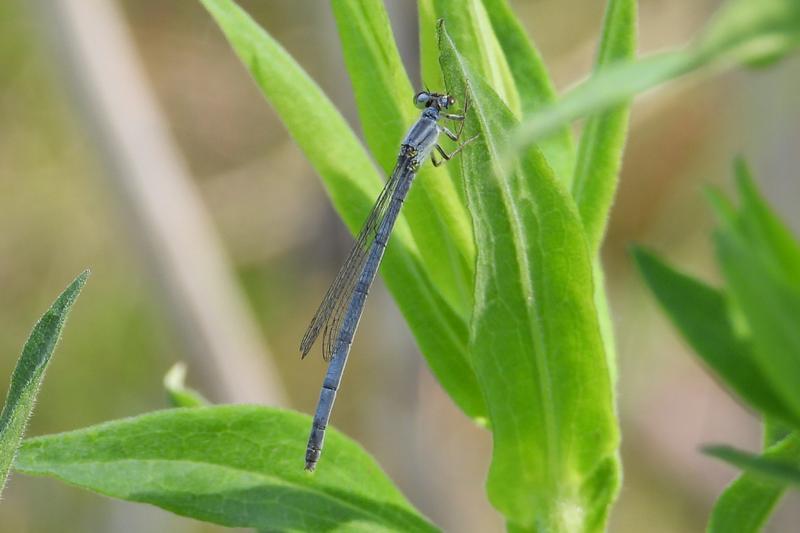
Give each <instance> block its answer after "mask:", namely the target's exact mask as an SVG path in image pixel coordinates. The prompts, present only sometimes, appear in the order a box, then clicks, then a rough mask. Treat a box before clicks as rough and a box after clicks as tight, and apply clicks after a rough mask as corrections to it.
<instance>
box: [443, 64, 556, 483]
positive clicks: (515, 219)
mask: <svg viewBox="0 0 800 533" xmlns="http://www.w3.org/2000/svg"><path fill="white" fill-rule="evenodd" d="M456 57H457V58H458V60H459V62H462V60H461V58H460V57H459V55H458V52H456ZM462 70H463V71H464V72H467V70H466V69H465V68H464V65H463V62H462ZM475 108H476V110H477V111H478V113H477V117H478V120H479V121H480V123H481V127H482V130H483V131H484V134H486V135H487V136H488V134H489V133H490V129H489V127H488V121H487V120H486V117H485V114H484V110H483V106H482V105H481V104H480V103H478V102H477V101H476V104H475ZM489 140H490V139H487V141H489ZM491 140H492V141H493V142H485V143H484V144H485V145H486V149H487V151H489V152H490V154H491V155H492V161H494V162H497V161H501V160H502V159H501V158H500V157H501V156H500V154H499V153H498V152H497V151H496V150H495V149H494V147H495V142H494V141H495V139H494V138H491ZM496 166H497V165H496V164H495V167H496ZM496 171H499V172H500V173H503V170H502V169H496ZM519 171H520V170H519V169H515V172H519ZM498 183H499V189H500V191H501V192H502V195H503V203H504V204H505V206H506V209H507V210H508V212H509V213H510V214H511V215H512V216H511V217H510V218H509V223H510V226H511V229H512V232H513V235H514V249H515V255H516V256H517V257H516V260H517V263H518V268H520V273H521V274H522V273H527V272H530V269H529V268H530V264H529V262H528V256H527V254H526V253H525V249H527V246H523V244H525V245H527V242H528V241H527V239H526V238H525V232H524V231H523V230H522V222H521V219H520V216H519V213H518V212H517V209H516V205H515V203H514V202H513V201H511V197H512V195H511V192H510V191H509V190H508V183H507V182H506V180H503V179H500V180H498ZM533 215H534V216H535V217H536V218H537V221H538V216H537V214H536V213H535V212H534V213H533ZM537 223H538V222H537ZM521 248H522V249H521ZM520 280H521V282H522V287H523V291H524V297H525V302H529V301H530V302H533V301H534V298H535V296H536V295H535V294H534V292H535V291H534V289H533V285H532V283H531V280H530V278H529V276H527V275H521V276H520ZM525 314H526V316H527V319H528V323H529V325H530V331H531V332H532V333H531V337H532V338H531V342H532V343H533V345H534V346H539V347H540V348H541V350H540V353H546V351H544V350H545V339H544V335H543V334H542V332H541V329H540V328H539V326H538V324H537V321H536V320H535V317H534V316H532V314H531V309H530V307H529V306H528V305H525ZM533 360H534V365H535V366H536V368H537V373H538V375H539V376H543V377H544V378H545V379H542V380H541V381H540V387H537V392H538V393H539V394H538V395H539V405H540V407H541V409H542V415H543V417H544V426H545V434H546V435H547V448H548V450H547V457H548V464H550V465H556V464H558V462H557V458H558V451H557V450H558V443H557V442H556V439H555V436H556V431H557V429H558V428H557V425H556V423H555V411H554V409H553V405H554V402H553V398H552V394H551V392H552V383H551V382H552V380H551V377H550V376H551V374H550V368H549V365H548V361H547V360H546V358H543V357H534V358H533ZM519 444H520V446H521V445H522V443H521V441H520V443H519ZM521 455H523V456H524V453H523V454H521ZM547 477H548V479H549V478H550V475H549V472H548V473H547Z"/></svg>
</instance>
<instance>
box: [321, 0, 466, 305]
mask: <svg viewBox="0 0 800 533" xmlns="http://www.w3.org/2000/svg"><path fill="white" fill-rule="evenodd" d="M332 6H333V13H334V15H335V16H336V24H337V27H338V29H339V36H340V38H341V41H342V47H343V52H344V59H345V63H346V64H347V70H348V72H349V73H350V79H351V81H352V84H353V92H354V94H355V98H356V103H357V105H358V112H359V116H360V118H361V124H362V127H363V129H364V137H365V138H366V141H367V144H368V145H369V147H370V149H371V151H372V154H373V155H374V157H375V159H376V161H378V163H379V165H381V167H382V168H383V170H384V172H385V173H386V174H388V173H390V172H391V171H392V169H393V167H394V165H395V164H396V162H397V154H398V151H399V148H400V142H401V141H402V139H403V136H404V135H405V134H406V131H407V130H408V128H409V127H410V125H411V124H413V123H414V121H416V120H417V119H418V118H419V109H416V107H414V105H413V103H412V98H413V96H414V94H415V93H416V91H415V90H414V89H413V88H412V87H411V83H410V82H409V80H408V76H407V75H406V71H405V68H404V67H403V63H402V61H401V59H400V54H399V52H398V51H397V47H396V46H395V42H394V39H393V37H392V28H391V25H390V24H389V18H388V15H387V14H386V10H385V9H384V8H383V5H382V4H381V3H379V2H369V1H353V0H335V1H334V2H333V3H332ZM430 29H431V31H432V30H433V26H431V28H430ZM449 168H451V165H446V166H442V167H439V168H436V167H434V166H433V165H424V166H423V167H422V168H421V169H420V172H419V175H418V176H417V178H416V179H415V181H414V187H413V188H412V190H411V192H410V194H409V197H408V200H407V201H406V203H405V205H404V207H403V214H404V216H405V219H406V220H408V222H409V226H410V228H411V233H412V235H413V238H414V242H415V243H416V246H417V249H418V250H419V251H420V256H421V259H422V262H423V264H424V266H425V270H426V271H427V273H428V275H429V276H430V278H431V281H432V282H433V284H434V285H435V286H436V287H438V288H439V291H440V292H441V293H442V295H443V296H444V297H445V298H446V299H447V301H448V302H449V304H450V305H451V306H452V307H453V309H455V310H457V312H458V313H459V314H461V315H463V316H465V317H467V316H469V313H470V309H471V307H472V302H471V299H472V279H473V277H474V269H473V265H474V262H475V248H474V244H473V240H472V228H471V226H470V219H469V215H468V214H467V211H466V207H465V206H464V205H463V203H462V202H461V199H460V196H459V194H458V192H457V191H456V189H455V183H454V181H453V180H452V179H451V178H450V175H449V173H448V169H449Z"/></svg>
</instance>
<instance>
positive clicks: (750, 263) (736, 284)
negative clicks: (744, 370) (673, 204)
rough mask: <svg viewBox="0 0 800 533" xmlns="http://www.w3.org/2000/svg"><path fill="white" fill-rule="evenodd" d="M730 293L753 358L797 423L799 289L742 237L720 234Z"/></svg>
mask: <svg viewBox="0 0 800 533" xmlns="http://www.w3.org/2000/svg"><path fill="white" fill-rule="evenodd" d="M715 242H716V248H717V258H718V261H719V263H720V265H721V267H722V271H723V274H724V276H725V279H726V281H727V287H728V292H729V294H730V295H731V297H732V299H733V301H734V302H735V304H736V308H737V309H738V311H739V312H740V313H741V315H742V317H743V318H744V320H745V322H746V324H747V327H748V330H749V332H750V335H751V336H752V342H753V356H754V360H755V362H756V364H757V365H758V367H759V368H760V370H761V372H762V373H763V375H764V376H765V377H766V379H767V381H768V383H769V385H770V387H771V388H772V389H773V390H774V391H775V394H776V396H778V397H779V398H780V399H781V400H782V403H783V404H784V405H785V406H786V408H787V409H789V410H791V412H792V414H793V418H792V419H791V420H795V421H796V420H800V394H798V391H800V357H798V354H800V328H798V318H797V317H800V289H798V288H796V287H795V286H793V285H790V284H789V283H787V282H785V281H784V280H783V279H780V278H778V277H776V276H774V275H773V274H772V272H771V271H770V270H769V268H768V267H767V266H766V265H765V264H764V262H763V261H762V259H761V258H760V257H759V256H758V255H754V254H753V252H752V246H750V245H748V244H747V243H746V242H745V241H744V240H743V239H742V238H741V236H740V235H737V234H735V233H733V232H731V231H725V230H722V231H719V232H717V234H716V235H715Z"/></svg>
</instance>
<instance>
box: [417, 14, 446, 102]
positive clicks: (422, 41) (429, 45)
mask: <svg viewBox="0 0 800 533" xmlns="http://www.w3.org/2000/svg"><path fill="white" fill-rule="evenodd" d="M433 2H434V0H417V12H418V19H417V20H418V21H419V61H420V77H421V79H422V85H423V86H427V87H428V88H429V89H434V88H437V89H438V88H442V87H444V79H443V78H442V71H441V69H439V48H438V45H437V37H436V20H437V19H436V9H435V8H434V6H433ZM423 88H424V87H423Z"/></svg>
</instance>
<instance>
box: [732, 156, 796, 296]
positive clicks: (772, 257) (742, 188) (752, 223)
mask: <svg viewBox="0 0 800 533" xmlns="http://www.w3.org/2000/svg"><path fill="white" fill-rule="evenodd" d="M735 172H736V186H737V189H738V192H739V198H740V200H741V204H742V205H741V209H740V211H739V224H740V230H741V231H742V233H743V235H744V236H745V237H746V238H747V241H748V242H749V243H750V245H751V246H750V249H751V251H753V252H754V253H758V254H759V255H760V256H761V257H762V258H763V260H764V261H765V263H766V264H767V266H768V267H769V268H770V270H771V271H772V272H774V273H775V275H777V276H780V277H781V278H782V279H783V280H784V281H786V282H788V283H790V284H793V285H795V286H796V287H798V288H800V244H798V242H797V240H796V239H795V238H794V236H793V235H792V232H791V231H790V230H789V228H787V227H786V225H785V224H784V223H783V222H782V221H781V220H780V218H778V217H777V216H776V215H775V213H774V212H773V211H772V209H771V208H770V207H769V205H768V204H767V202H766V201H765V199H764V197H763V196H762V195H761V193H760V192H759V191H758V189H757V188H756V185H755V183H754V182H753V178H752V176H751V174H750V170H749V169H748V168H747V163H745V161H744V160H743V159H738V160H737V161H736V164H735Z"/></svg>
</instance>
